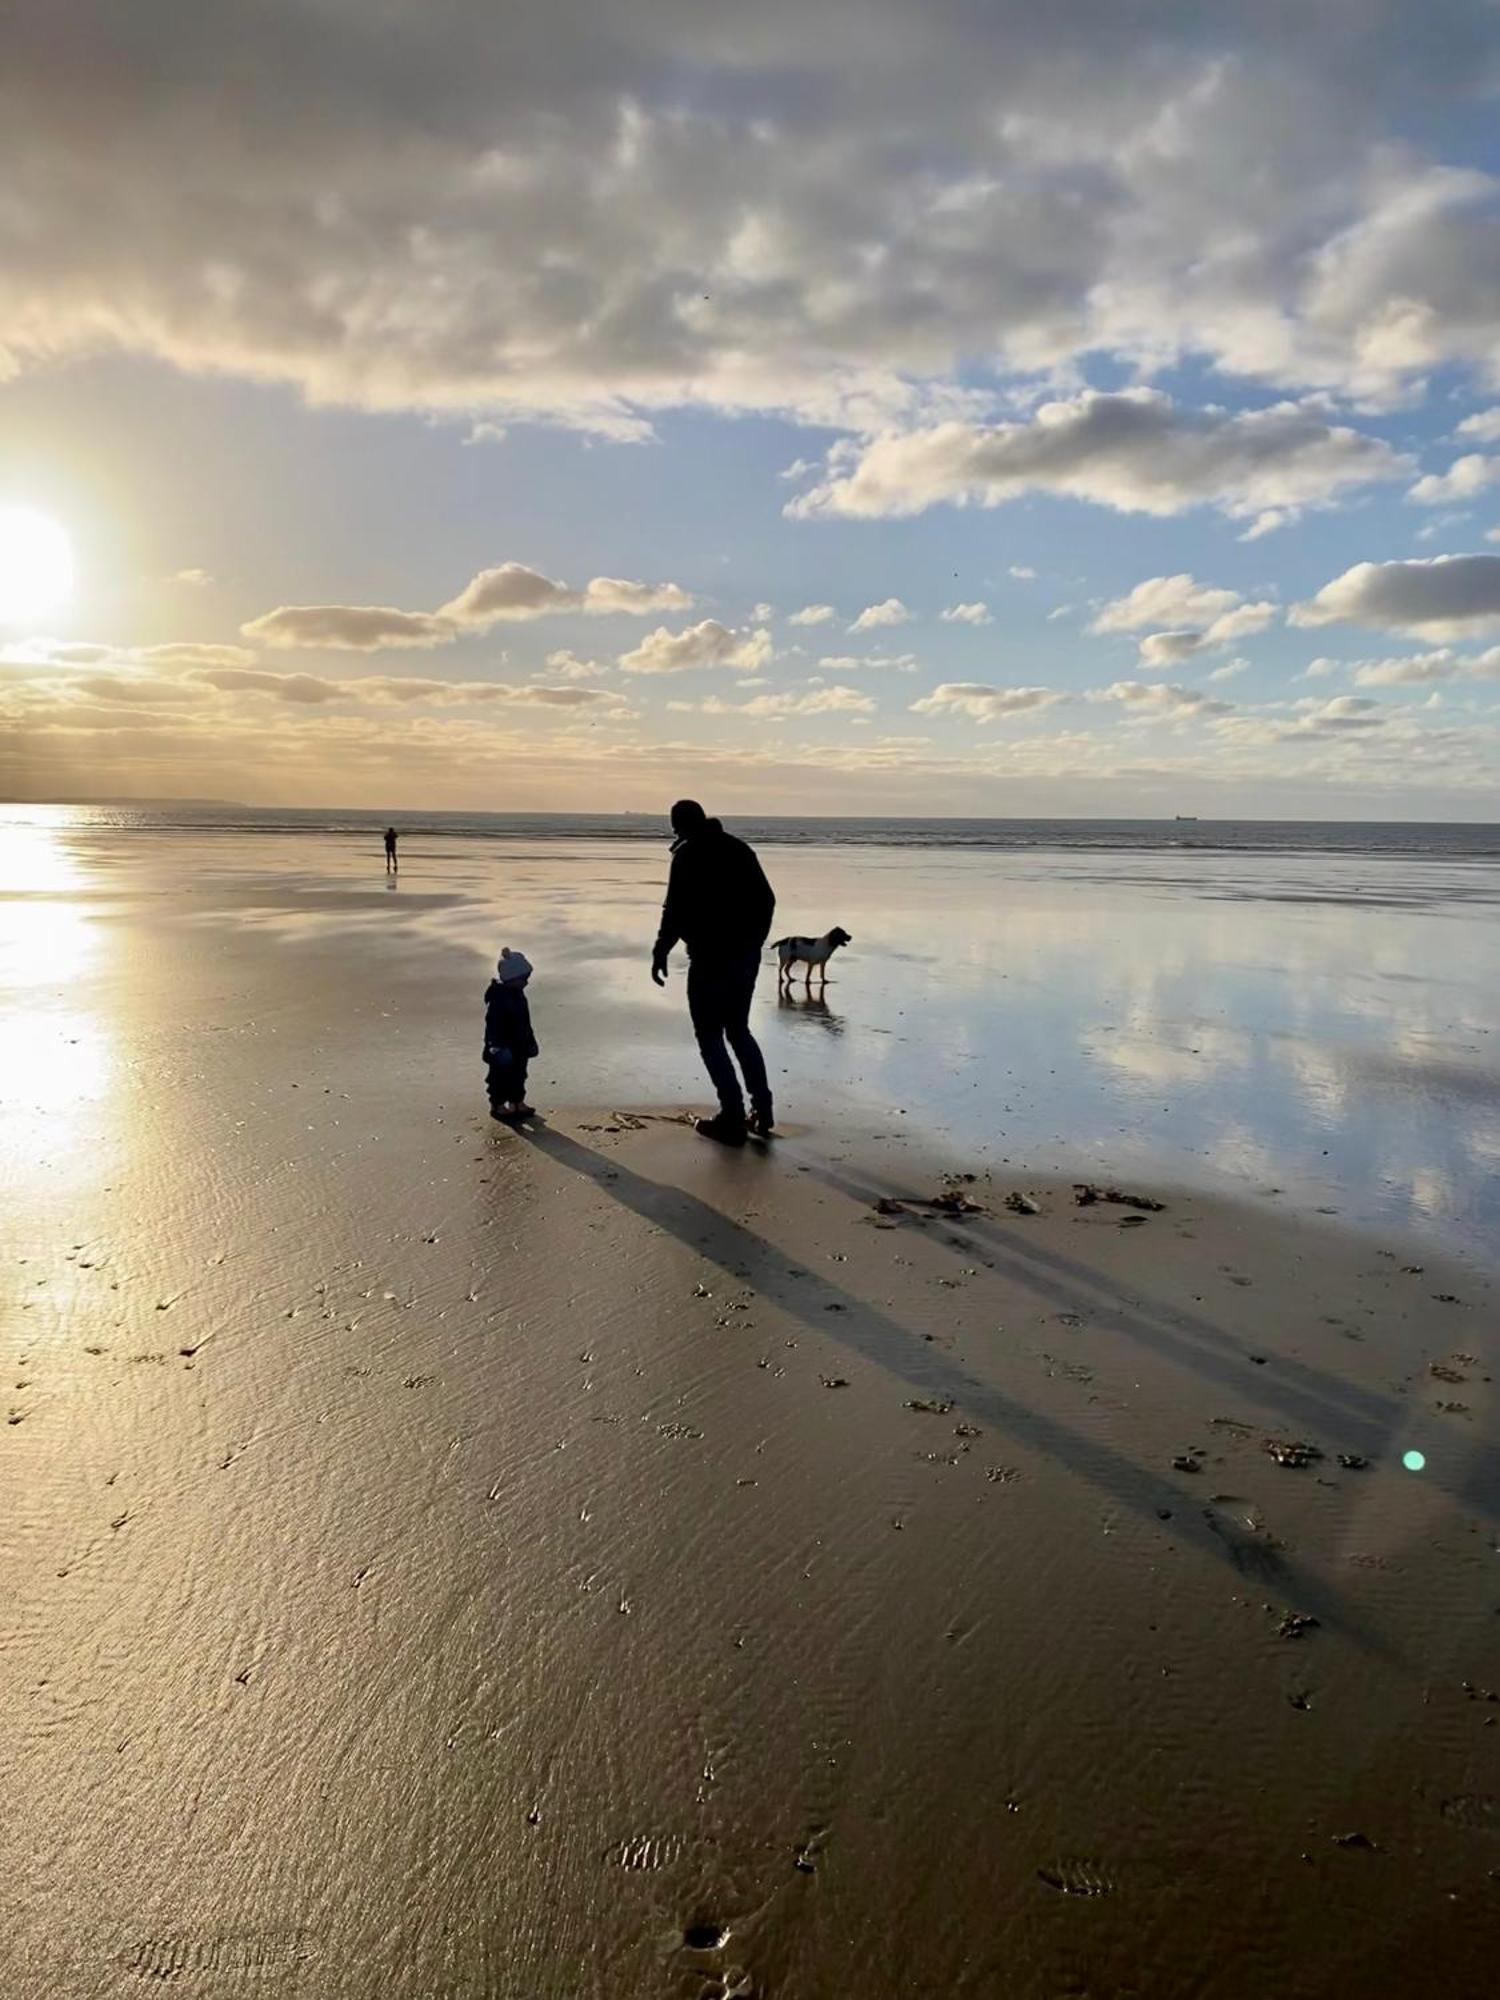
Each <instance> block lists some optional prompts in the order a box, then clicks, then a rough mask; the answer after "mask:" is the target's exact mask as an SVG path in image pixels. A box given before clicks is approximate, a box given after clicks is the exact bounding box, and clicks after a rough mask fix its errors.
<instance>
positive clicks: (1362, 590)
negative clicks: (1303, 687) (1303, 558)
mask: <svg viewBox="0 0 1500 2000" xmlns="http://www.w3.org/2000/svg"><path fill="white" fill-rule="evenodd" d="M1290 618H1291V622H1292V624H1294V625H1332V624H1335V623H1339V622H1347V623H1349V624H1353V625H1373V626H1378V627H1381V628H1383V629H1385V630H1387V631H1393V632H1419V633H1422V634H1424V635H1425V636H1427V637H1428V638H1432V639H1463V638H1467V637H1471V636H1473V635H1474V634H1477V633H1480V632H1485V631H1489V630H1492V629H1500V556H1427V557H1416V558H1413V559H1411V560H1409V561H1406V562H1385V563H1373V562H1363V563H1356V564H1355V565H1354V567H1353V568H1352V569H1346V570H1345V571H1344V573H1343V575H1342V576H1336V577H1335V578H1334V579H1333V581H1332V582H1331V583H1325V584H1324V586H1323V588H1322V589H1321V590H1320V591H1319V592H1318V593H1317V595H1316V596H1315V597H1312V598H1309V599H1308V601H1307V602H1306V603H1305V604H1298V605H1294V606H1293V607H1292V610H1291V613H1290Z"/></svg>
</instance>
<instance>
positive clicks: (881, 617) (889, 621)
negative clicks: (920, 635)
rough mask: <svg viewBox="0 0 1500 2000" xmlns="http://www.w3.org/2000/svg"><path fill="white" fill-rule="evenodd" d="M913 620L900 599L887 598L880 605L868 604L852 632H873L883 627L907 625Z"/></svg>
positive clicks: (851, 627)
mask: <svg viewBox="0 0 1500 2000" xmlns="http://www.w3.org/2000/svg"><path fill="white" fill-rule="evenodd" d="M910 620H911V613H910V612H909V611H908V610H907V608H906V606H905V605H904V604H903V603H902V602H901V599H900V598H899V597H887V598H886V599H884V601H883V602H882V603H880V604H867V605H866V606H865V608H864V610H863V611H861V612H860V614H859V616H858V617H857V618H856V619H855V621H854V623H853V624H852V625H851V626H850V627H849V630H850V631H851V632H873V631H875V630H876V629H877V627H879V626H881V625H905V624H908V623H909V622H910Z"/></svg>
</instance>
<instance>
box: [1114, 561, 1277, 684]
mask: <svg viewBox="0 0 1500 2000" xmlns="http://www.w3.org/2000/svg"><path fill="white" fill-rule="evenodd" d="M1275 616H1276V606H1275V605H1274V604H1273V603H1270V602H1269V601H1262V602H1260V603H1255V604H1247V603H1246V602H1245V600H1244V599H1243V598H1242V597H1241V596H1240V594H1239V592H1238V591H1237V590H1224V589H1215V588H1213V587H1211V586H1209V585H1206V584H1200V583H1195V582H1194V580H1193V578H1192V577H1191V576H1190V575H1188V574H1187V573H1186V572H1185V571H1184V572H1179V574H1177V575H1176V576H1152V577H1147V578H1146V580H1145V582H1143V583H1138V584H1137V585H1136V586H1135V588H1134V589H1133V590H1131V591H1129V592H1127V594H1126V595H1125V596H1124V597H1117V598H1115V599H1114V600H1113V602H1112V603H1109V604H1106V605H1105V606H1104V608H1103V610H1101V611H1100V612H1099V614H1098V616H1097V617H1096V618H1095V619H1094V622H1093V624H1092V625H1090V627H1089V630H1090V631H1091V632H1099V633H1110V632H1134V631H1138V630H1139V629H1140V628H1141V627H1142V626H1145V625H1158V624H1161V625H1165V626H1166V627H1167V629H1166V630H1165V631H1161V632H1152V633H1148V634H1147V635H1146V637H1145V638H1143V639H1142V640H1141V642H1140V647H1139V655H1140V662H1141V665H1142V666H1143V667H1148V668H1165V667H1174V666H1178V665H1180V664H1181V663H1182V662H1183V661H1184V660H1188V659H1191V658H1192V657H1193V655H1194V654H1196V653H1202V652H1206V651H1208V650H1209V649H1210V648H1212V647H1214V646H1227V645H1232V644H1233V643H1234V642H1235V641H1236V640H1238V639H1245V638H1249V637H1250V636H1251V635H1252V634H1253V633H1256V632H1263V631H1264V630H1265V628H1266V627H1267V625H1269V624H1270V623H1271V620H1272V619H1273V618H1274V617H1275ZM1188 621H1191V622H1188Z"/></svg>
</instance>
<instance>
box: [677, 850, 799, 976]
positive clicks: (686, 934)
mask: <svg viewBox="0 0 1500 2000" xmlns="http://www.w3.org/2000/svg"><path fill="white" fill-rule="evenodd" d="M775 914H776V898H775V896H774V895H773V894H772V891H771V885H770V883H769V882H768V881H767V880H766V878H765V875H764V873H763V872H762V870H761V865H760V863H759V862H758V861H757V860H756V858H755V849H754V848H753V847H749V846H747V845H746V843H745V842H744V841H743V840H736V838H735V837H734V835H733V834H732V833H726V832H725V831H724V829H723V827H722V826H721V825H720V824H719V822H718V820H716V819H711V820H709V821H708V822H707V824H706V825H705V826H703V827H702V828H700V830H699V831H698V832H697V833H691V834H689V835H688V836H687V838H686V839H685V840H679V841H678V843H677V845H676V846H675V847H674V848H673V849H672V873H671V875H670V877H669V878H668V881H667V899H666V901H665V902H664V903H663V904H662V906H661V929H660V930H659V931H658V932H657V934H656V956H657V957H658V958H663V959H664V958H665V957H666V955H667V953H668V952H669V951H670V950H671V949H672V947H673V945H674V944H676V943H678V942H679V940H680V941H681V942H682V943H683V944H685V945H686V946H687V949H688V956H689V957H690V958H729V957H733V956H736V955H738V954H741V953H744V952H751V951H759V950H760V948H761V946H762V945H763V944H764V943H765V941H766V939H767V938H768V937H769V936H770V935H771V919H772V917H773V916H774V915H775Z"/></svg>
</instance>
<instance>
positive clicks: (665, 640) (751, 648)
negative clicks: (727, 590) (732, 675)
mask: <svg viewBox="0 0 1500 2000" xmlns="http://www.w3.org/2000/svg"><path fill="white" fill-rule="evenodd" d="M772 651H773V649H772V646H771V635H770V634H769V632H766V631H764V630H759V629H758V630H756V631H753V632H749V631H731V630H730V629H729V627H728V626H727V625H721V624H720V623H719V621H718V620H717V619H716V618H705V619H704V620H703V621H702V622H701V623H700V624H697V625H689V626H688V627H687V628H686V629H685V630H684V631H681V632H669V631H668V630H667V628H666V627H665V625H658V626H657V628H656V630H655V631H654V632H652V633H651V634H649V636H648V637H646V638H644V639H643V640H642V641H641V643H640V644H639V645H638V646H636V647H634V648H633V649H632V650H631V651H630V652H628V653H622V654H621V655H620V659H619V666H620V668H621V670H622V672H624V673H627V674H680V673H685V672H686V671H687V670H688V669H689V668H690V667H742V668H744V669H745V670H746V672H754V670H755V669H756V668H757V667H763V666H764V665H765V664H766V662H767V661H768V660H769V659H770V658H771V657H772Z"/></svg>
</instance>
